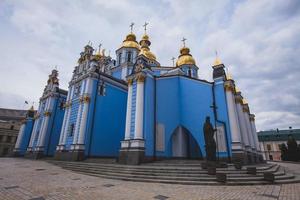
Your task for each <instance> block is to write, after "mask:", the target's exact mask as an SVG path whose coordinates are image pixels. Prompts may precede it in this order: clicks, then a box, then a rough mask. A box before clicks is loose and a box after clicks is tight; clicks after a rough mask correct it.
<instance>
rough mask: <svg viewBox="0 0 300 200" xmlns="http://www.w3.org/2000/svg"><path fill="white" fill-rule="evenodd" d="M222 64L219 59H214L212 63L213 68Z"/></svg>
mask: <svg viewBox="0 0 300 200" xmlns="http://www.w3.org/2000/svg"><path fill="white" fill-rule="evenodd" d="M221 64H222V61H221V60H220V58H218V57H216V59H215V61H214V63H213V66H217V65H221Z"/></svg>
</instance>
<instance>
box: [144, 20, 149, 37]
mask: <svg viewBox="0 0 300 200" xmlns="http://www.w3.org/2000/svg"><path fill="white" fill-rule="evenodd" d="M148 24H149V23H147V22H145V24H144V25H143V27H144V30H145V34H146V31H147V26H148Z"/></svg>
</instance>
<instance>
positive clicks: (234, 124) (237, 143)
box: [225, 82, 242, 149]
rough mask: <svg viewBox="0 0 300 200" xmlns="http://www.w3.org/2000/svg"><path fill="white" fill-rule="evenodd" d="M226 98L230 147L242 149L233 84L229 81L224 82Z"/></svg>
mask: <svg viewBox="0 0 300 200" xmlns="http://www.w3.org/2000/svg"><path fill="white" fill-rule="evenodd" d="M225 90H226V100H227V108H228V115H229V124H230V130H231V140H232V149H242V144H241V138H240V127H239V123H238V116H237V112H236V106H235V100H234V97H233V94H232V92H233V86H232V85H231V83H230V82H226V83H225Z"/></svg>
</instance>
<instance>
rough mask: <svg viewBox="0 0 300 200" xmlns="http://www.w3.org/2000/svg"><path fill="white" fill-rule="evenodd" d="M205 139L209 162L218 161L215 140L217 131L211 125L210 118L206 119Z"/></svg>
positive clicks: (204, 126) (204, 127)
mask: <svg viewBox="0 0 300 200" xmlns="http://www.w3.org/2000/svg"><path fill="white" fill-rule="evenodd" d="M203 133H204V139H205V151H206V159H207V161H216V141H215V139H214V134H215V130H214V128H213V126H212V124H211V123H210V117H208V116H207V117H206V120H205V123H204V125H203Z"/></svg>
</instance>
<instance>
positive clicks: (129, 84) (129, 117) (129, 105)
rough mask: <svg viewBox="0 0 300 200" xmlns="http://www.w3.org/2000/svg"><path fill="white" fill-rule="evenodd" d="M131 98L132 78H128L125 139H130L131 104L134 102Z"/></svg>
mask: <svg viewBox="0 0 300 200" xmlns="http://www.w3.org/2000/svg"><path fill="white" fill-rule="evenodd" d="M131 99H132V80H128V95H127V110H126V128H125V140H129V139H130V124H131V104H132V102H131Z"/></svg>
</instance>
